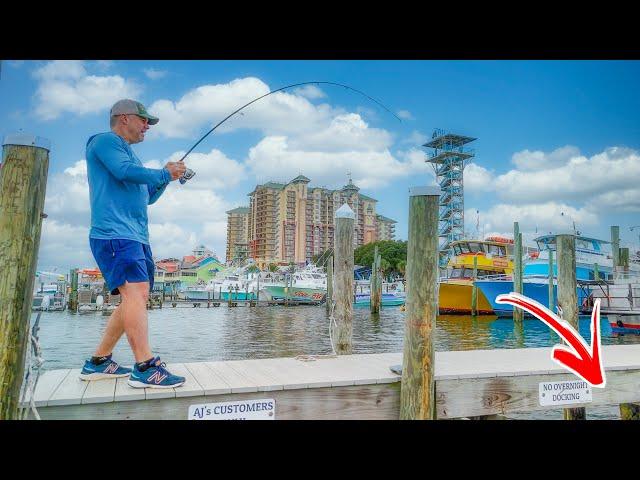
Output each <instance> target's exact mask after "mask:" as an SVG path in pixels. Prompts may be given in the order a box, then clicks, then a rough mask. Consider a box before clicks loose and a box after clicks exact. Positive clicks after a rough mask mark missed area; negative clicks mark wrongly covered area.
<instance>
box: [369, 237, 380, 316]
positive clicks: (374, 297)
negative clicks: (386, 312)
mask: <svg viewBox="0 0 640 480" xmlns="http://www.w3.org/2000/svg"><path fill="white" fill-rule="evenodd" d="M379 270H380V259H379V258H378V246H377V245H376V246H375V248H374V252H373V265H372V266H371V278H370V282H369V299H370V300H369V303H370V304H371V313H379V312H380V294H379V289H378V282H379V281H380V278H379V276H380V275H379V273H380V272H379Z"/></svg>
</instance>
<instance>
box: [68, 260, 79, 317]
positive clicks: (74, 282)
mask: <svg viewBox="0 0 640 480" xmlns="http://www.w3.org/2000/svg"><path fill="white" fill-rule="evenodd" d="M69 276H70V277H71V292H70V293H69V310H71V311H72V312H77V311H78V269H77V268H72V269H71V272H70V273H69Z"/></svg>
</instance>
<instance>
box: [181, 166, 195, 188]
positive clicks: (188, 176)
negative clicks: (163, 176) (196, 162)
mask: <svg viewBox="0 0 640 480" xmlns="http://www.w3.org/2000/svg"><path fill="white" fill-rule="evenodd" d="M195 175H196V172H194V171H193V170H191V169H190V168H187V169H186V170H185V172H184V173H183V174H182V176H181V177H180V179H179V180H180V183H181V184H182V185H184V184H185V183H187V180H191V179H192V178H193V177H194V176H195Z"/></svg>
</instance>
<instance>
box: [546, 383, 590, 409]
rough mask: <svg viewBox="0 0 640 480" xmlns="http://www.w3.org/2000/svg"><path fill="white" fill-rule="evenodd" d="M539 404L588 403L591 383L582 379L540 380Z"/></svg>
mask: <svg viewBox="0 0 640 480" xmlns="http://www.w3.org/2000/svg"><path fill="white" fill-rule="evenodd" d="M538 393H539V396H540V406H541V407H546V406H549V405H570V404H572V403H590V402H591V401H592V396H591V385H589V384H588V383H587V382H585V381H584V380H571V381H565V382H542V383H540V387H539V392H538Z"/></svg>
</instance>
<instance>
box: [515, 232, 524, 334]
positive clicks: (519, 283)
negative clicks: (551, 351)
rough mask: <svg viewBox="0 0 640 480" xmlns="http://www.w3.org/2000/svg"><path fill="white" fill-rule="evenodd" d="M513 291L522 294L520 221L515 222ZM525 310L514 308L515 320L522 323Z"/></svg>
mask: <svg viewBox="0 0 640 480" xmlns="http://www.w3.org/2000/svg"><path fill="white" fill-rule="evenodd" d="M513 291H514V292H516V293H520V294H522V235H521V234H520V226H519V225H518V222H513ZM523 316H524V312H523V311H522V310H521V309H519V308H514V309H513V321H514V322H517V323H522V318H523Z"/></svg>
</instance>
